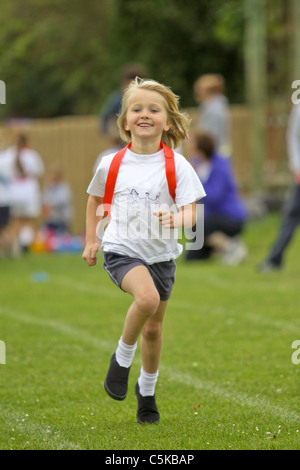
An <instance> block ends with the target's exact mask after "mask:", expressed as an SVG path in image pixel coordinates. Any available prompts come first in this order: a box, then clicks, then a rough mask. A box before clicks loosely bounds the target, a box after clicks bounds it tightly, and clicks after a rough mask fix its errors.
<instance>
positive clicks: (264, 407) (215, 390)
mask: <svg viewBox="0 0 300 470" xmlns="http://www.w3.org/2000/svg"><path fill="white" fill-rule="evenodd" d="M0 315H2V316H7V317H9V318H14V319H15V320H16V321H19V322H23V323H27V324H28V323H29V324H32V325H34V326H37V327H46V328H51V329H54V330H55V331H57V332H59V333H61V334H64V335H69V336H72V337H76V340H77V341H78V340H79V341H81V342H85V343H88V344H89V345H91V346H93V347H95V348H97V349H100V350H105V351H113V348H114V347H115V344H113V343H111V342H109V341H102V340H99V339H98V338H95V337H93V336H91V335H89V334H86V333H85V332H83V331H82V330H80V329H77V328H74V327H72V326H70V325H67V324H65V323H61V322H57V321H53V320H45V319H44V320H43V319H40V318H36V317H34V316H31V315H29V314H28V313H26V312H23V311H16V310H13V309H10V308H5V307H0ZM7 363H8V364H9V359H8V360H7ZM6 367H7V366H6ZM160 370H161V371H162V372H163V374H164V375H165V376H166V377H167V379H168V380H169V381H171V382H175V383H179V384H180V385H182V386H185V387H189V388H190V387H193V388H194V389H196V390H205V391H206V392H208V393H210V394H211V395H213V396H214V397H217V398H218V399H219V400H220V401H222V400H224V401H230V402H231V401H232V402H235V403H237V404H241V405H244V406H245V405H246V406H248V407H251V408H255V409H256V411H258V412H260V413H270V414H271V415H272V417H275V416H276V417H277V418H280V419H282V420H284V421H286V422H289V423H293V422H299V420H300V413H297V412H295V411H293V410H289V409H285V408H282V407H279V406H277V405H274V404H273V403H272V402H270V401H269V400H266V399H265V398H259V397H257V396H255V397H251V396H248V395H246V394H243V393H237V392H236V391H229V390H228V389H224V388H222V387H220V386H218V385H216V384H215V383H214V382H208V381H202V380H199V379H198V378H197V377H195V376H192V375H190V374H187V373H182V372H180V371H178V370H176V369H175V368H171V367H167V366H164V365H161V366H160Z"/></svg>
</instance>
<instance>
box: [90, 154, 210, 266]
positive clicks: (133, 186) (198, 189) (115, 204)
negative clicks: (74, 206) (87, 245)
mask: <svg viewBox="0 0 300 470" xmlns="http://www.w3.org/2000/svg"><path fill="white" fill-rule="evenodd" d="M114 155H115V154H110V155H107V156H105V157H103V159H102V160H101V162H100V164H99V166H98V168H97V170H96V173H95V175H94V177H93V179H92V181H91V183H90V185H89V187H88V189H87V192H88V193H89V194H92V195H94V196H99V197H103V196H104V189H105V182H106V178H107V174H108V170H109V166H110V163H111V161H112V159H113V157H114ZM175 168H176V180H177V186H176V206H177V207H176V206H175V204H174V201H173V199H172V197H171V196H170V193H169V189H168V183H167V178H166V171H165V156H164V152H163V150H159V151H158V152H156V153H154V154H152V155H140V154H136V153H133V152H131V150H129V149H127V150H126V153H125V155H124V157H123V160H122V162H121V165H120V168H119V173H118V177H117V181H116V186H115V191H114V197H113V201H112V208H111V221H110V223H109V225H108V227H107V229H106V230H105V232H104V236H103V240H102V247H103V251H112V252H115V253H119V254H124V255H127V256H131V257H135V258H140V259H142V260H144V261H146V262H147V263H148V264H153V263H158V262H162V261H169V260H171V259H175V258H177V257H178V256H179V255H180V254H181V253H182V249H183V247H182V245H181V244H179V243H178V241H177V238H178V232H179V231H178V229H177V230H176V229H175V230H174V229H166V228H163V227H162V226H161V224H160V223H159V221H158V218H157V216H155V215H153V212H154V211H157V210H159V209H168V210H172V211H173V212H176V211H177V208H178V207H182V206H185V205H187V204H190V203H192V202H194V201H196V200H198V199H201V198H202V197H204V196H205V191H204V189H203V186H202V184H201V182H200V180H199V177H198V176H197V174H196V172H195V171H194V169H193V167H192V166H191V165H190V163H189V162H188V161H187V160H186V159H185V157H183V156H182V155H180V154H178V153H176V152H175Z"/></svg>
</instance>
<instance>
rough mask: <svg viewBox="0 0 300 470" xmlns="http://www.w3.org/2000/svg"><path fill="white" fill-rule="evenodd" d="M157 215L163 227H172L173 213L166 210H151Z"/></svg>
mask: <svg viewBox="0 0 300 470" xmlns="http://www.w3.org/2000/svg"><path fill="white" fill-rule="evenodd" d="M153 214H154V215H156V217H158V220H159V223H160V224H161V225H162V226H163V227H165V228H174V227H175V225H174V222H175V220H174V214H173V213H172V212H170V211H168V210H161V211H156V212H153Z"/></svg>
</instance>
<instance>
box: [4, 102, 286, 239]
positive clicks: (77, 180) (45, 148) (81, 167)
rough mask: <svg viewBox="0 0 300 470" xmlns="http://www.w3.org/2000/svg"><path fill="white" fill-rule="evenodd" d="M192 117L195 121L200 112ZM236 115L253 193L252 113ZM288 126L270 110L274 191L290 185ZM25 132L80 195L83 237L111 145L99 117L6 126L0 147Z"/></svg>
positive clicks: (269, 178)
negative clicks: (101, 160)
mask: <svg viewBox="0 0 300 470" xmlns="http://www.w3.org/2000/svg"><path fill="white" fill-rule="evenodd" d="M188 112H189V113H190V115H191V117H192V118H195V116H196V113H197V110H196V109H195V108H192V109H189V110H188ZM231 115H232V141H233V162H234V168H235V172H236V176H237V180H238V182H239V185H240V187H241V190H242V191H244V192H246V191H247V192H249V191H251V189H252V174H253V162H252V161H251V156H250V150H249V148H250V146H249V139H250V132H249V121H250V119H249V118H250V113H249V110H248V108H247V107H245V106H242V105H236V106H232V107H231ZM286 121H287V112H286V111H285V110H284V111H282V107H281V108H280V109H279V110H278V109H271V108H270V109H268V111H267V112H266V120H265V128H266V133H265V135H266V155H264V156H262V158H261V160H262V171H263V173H264V186H265V187H268V188H277V187H280V186H284V185H286V184H287V157H286V142H285V132H286ZM193 122H195V119H193ZM19 132H24V133H26V135H27V136H28V138H29V142H30V144H31V146H32V147H33V148H35V149H36V150H37V151H38V152H39V153H40V155H41V156H42V158H43V161H44V163H45V168H46V171H47V169H49V168H50V167H51V166H53V164H59V165H60V167H61V168H62V170H63V173H64V176H65V179H66V181H68V182H69V183H70V185H71V188H72V190H73V195H74V209H75V216H74V220H73V226H72V228H73V231H74V233H76V234H79V233H82V232H83V231H84V227H85V209H86V202H87V193H86V189H87V186H88V184H89V182H90V180H91V177H92V174H93V166H94V163H95V160H96V158H97V156H98V155H99V153H100V152H102V151H104V150H106V149H107V148H108V145H109V144H108V142H107V140H106V139H105V138H104V137H103V136H102V135H101V134H100V132H99V122H98V118H97V116H71V117H60V118H53V119H35V120H23V121H15V122H13V121H11V122H9V123H8V124H6V125H2V126H0V145H1V146H2V147H5V146H7V145H10V144H12V143H13V142H14V140H15V138H16V135H17V134H18V133H19ZM42 184H43V182H42Z"/></svg>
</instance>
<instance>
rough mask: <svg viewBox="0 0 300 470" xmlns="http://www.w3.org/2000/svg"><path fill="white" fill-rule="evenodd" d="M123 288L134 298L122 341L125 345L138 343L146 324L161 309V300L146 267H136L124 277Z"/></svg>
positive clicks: (125, 323)
mask: <svg viewBox="0 0 300 470" xmlns="http://www.w3.org/2000/svg"><path fill="white" fill-rule="evenodd" d="M121 287H122V289H123V290H124V291H126V292H128V293H129V294H131V295H132V296H133V297H134V301H133V303H132V304H131V306H130V307H129V309H128V312H127V315H126V318H125V322H124V327H123V332H122V340H123V342H124V343H125V344H128V345H133V344H135V343H136V341H137V339H138V337H139V335H140V333H141V331H142V329H143V327H144V325H145V323H146V322H147V321H148V320H149V319H150V318H151V317H152V315H154V313H155V312H156V310H157V309H158V307H159V303H160V298H159V294H158V292H157V289H156V287H155V285H154V282H153V279H152V277H151V275H150V273H149V271H148V269H147V268H146V267H145V266H136V267H135V268H133V269H131V270H130V271H128V273H127V274H126V275H125V276H124V278H123V281H122V284H121Z"/></svg>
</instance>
